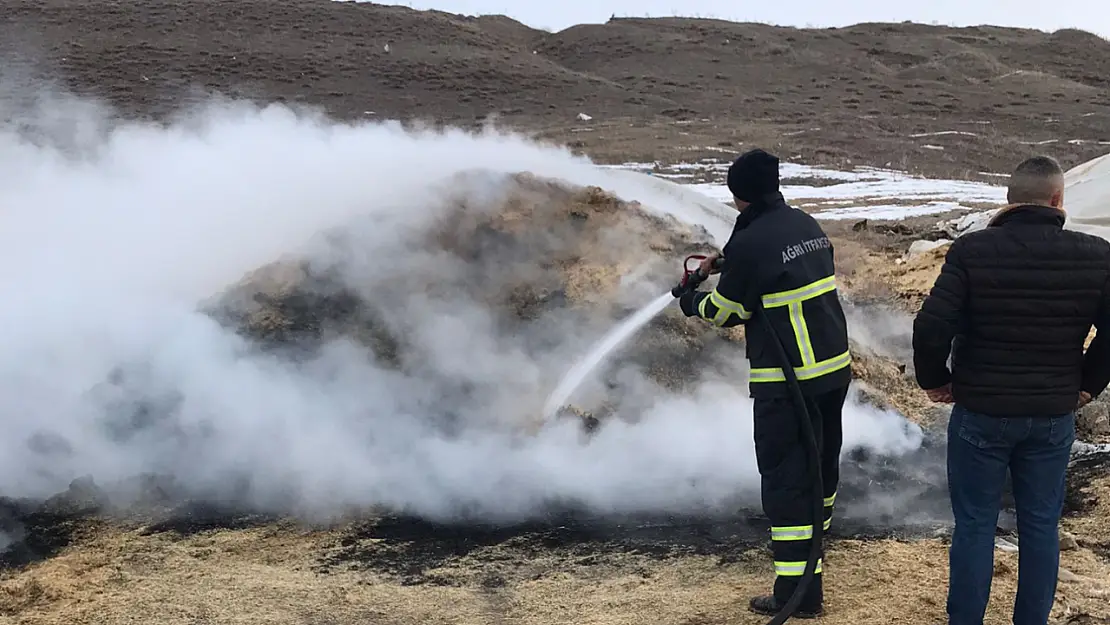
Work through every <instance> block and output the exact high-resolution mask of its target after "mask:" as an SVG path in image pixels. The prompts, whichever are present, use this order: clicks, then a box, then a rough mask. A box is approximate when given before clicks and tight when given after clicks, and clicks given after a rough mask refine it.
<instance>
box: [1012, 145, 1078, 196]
mask: <svg viewBox="0 0 1110 625" xmlns="http://www.w3.org/2000/svg"><path fill="white" fill-rule="evenodd" d="M1063 184H1064V170H1063V169H1062V168H1061V167H1060V164H1059V163H1057V162H1056V159H1054V158H1052V157H1051V156H1034V157H1032V158H1027V159H1025V160H1024V161H1022V162H1021V164H1020V165H1018V166H1017V168H1016V169H1014V173H1013V174H1011V175H1010V187H1009V190H1008V191H1007V192H1006V199H1007V201H1009V202H1010V203H1011V204H1047V203H1048V202H1049V200H1051V199H1052V196H1053V195H1054V194H1055V193H1056V192H1057V191H1058V190H1060V187H1062V186H1063Z"/></svg>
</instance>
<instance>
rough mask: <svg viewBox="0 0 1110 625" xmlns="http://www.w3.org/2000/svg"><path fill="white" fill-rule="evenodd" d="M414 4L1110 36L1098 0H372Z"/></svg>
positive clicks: (558, 19)
mask: <svg viewBox="0 0 1110 625" xmlns="http://www.w3.org/2000/svg"><path fill="white" fill-rule="evenodd" d="M378 2H381V3H384V4H403V5H405V6H410V7H412V8H414V9H439V10H441V11H450V12H452V13H464V14H468V15H480V14H490V13H493V14H502V15H509V16H511V17H513V18H516V19H517V20H520V21H522V22H524V23H525V24H528V25H529V26H533V27H536V28H545V29H548V30H562V29H564V28H566V27H568V26H572V25H574V24H581V23H584V22H604V21H606V20H607V19H609V17H610V16H611V15H613V14H616V15H617V16H618V17H644V16H652V17H666V16H671V15H684V16H694V17H715V18H720V19H728V20H733V21H743V22H767V23H771V24H780V25H784V26H846V25H849V24H856V23H859V22H901V21H905V20H911V21H914V22H923V23H933V22H937V23H941V24H951V25H957V26H970V25H977V24H996V25H1000V26H1024V27H1028V28H1039V29H1041V30H1048V31H1052V30H1056V29H1059V28H1069V27H1070V28H1083V29H1084V30H1089V31H1092V32H1096V33H1098V34H1100V35H1102V36H1103V37H1110V9H1107V8H1106V6H1107V3H1106V2H1105V0H1055V1H1052V2H1045V1H1044V0H917V1H915V2H913V3H910V2H898V0H834V1H830V0H779V1H777V2H773V1H772V2H767V1H760V2H744V1H743V0H550V1H541V0H515V1H514V0H394V1H393V2H390V1H389V0H378Z"/></svg>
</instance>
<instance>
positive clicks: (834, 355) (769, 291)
mask: <svg viewBox="0 0 1110 625" xmlns="http://www.w3.org/2000/svg"><path fill="white" fill-rule="evenodd" d="M729 188H730V189H731V190H732V193H733V195H734V196H735V197H736V198H737V199H739V200H742V201H745V202H750V204H749V205H748V206H747V207H745V208H744V209H743V210H742V211H741V213H740V215H739V216H738V217H737V219H736V226H735V228H734V230H733V232H732V236H731V237H730V238H729V240H728V242H727V243H726V244H725V247H724V250H723V256H724V265H723V267H722V269H721V275H720V279H719V281H718V283H717V287H716V288H715V289H714V290H713V291H712V292H709V293H707V292H693V293H688V294H686V295H684V296H682V297H681V298H680V299H679V305H680V306H681V307H682V310H683V312H684V313H685V314H686V315H687V316H695V315H696V316H699V317H702V318H704V319H707V320H709V321H711V322H712V323H714V324H715V325H717V326H721V327H730V326H734V325H737V324H741V323H747V322H748V321H750V320H752V318H753V315H754V310H755V298H761V299H762V304H763V310H764V312H765V314H766V315H767V317H768V320H769V321H770V322H771V324H772V325H773V327H774V328H775V331H776V333H777V334H778V336H779V337H781V338H782V341H783V343H784V345H783V346H784V347H785V348H786V353H787V354H788V355H789V357H790V359H791V361H792V364H793V366H794V371H795V374H796V375H797V378H798V381H799V385H800V386H801V390H802V394H803V395H804V397H805V399H806V402H807V409H808V410H809V413H810V418H811V419H812V420H813V428H814V432H815V433H817V435H818V445H819V447H820V448H821V454H822V459H821V471H822V477H823V481H824V493H823V496H824V498H825V519H824V528H825V529H828V528H829V526H830V524H831V521H832V510H833V504H834V502H835V499H836V489H837V483H838V481H839V464H840V463H839V456H840V447H841V441H842V428H841V410H842V408H843V405H844V400H845V397H846V395H847V392H848V385H849V383H850V382H851V378H852V373H851V366H850V365H851V356H850V354H849V352H848V332H847V325H846V322H845V318H844V311H843V310H842V308H841V306H840V300H839V297H838V295H837V291H836V280H835V277H834V273H835V271H834V264H833V248H832V244H831V243H830V242H829V239H828V237H827V236H826V235H825V233H824V231H823V230H822V229H821V226H820V225H819V224H818V223H817V221H816V220H815V219H814V218H813V217H811V216H810V215H808V214H806V213H804V212H802V211H800V210H796V209H794V208H791V207H790V206H788V205H787V204H786V201H785V200H784V199H783V196H782V194H781V193H780V192H779V190H778V159H777V158H775V157H774V156H772V155H770V154H767V153H766V152H763V151H762V150H753V151H751V152H748V153H746V154H744V155H742V156H741V157H740V158H738V159H737V160H736V162H735V163H734V164H733V165H732V167H731V168H730V170H729ZM774 340H776V338H775V337H773V336H770V335H768V334H767V332H766V331H765V330H764V328H763V326H762V325H760V324H754V325H748V326H747V332H746V342H747V356H748V360H749V361H750V364H751V376H750V381H749V387H750V391H751V396H752V397H753V398H754V410H753V411H754V419H755V427H754V430H755V451H756V460H757V465H758V467H759V473H760V476H761V478H762V497H763V509H764V512H765V513H766V515H767V516H768V517H769V518H770V520H771V525H772V527H771V541H772V542H771V547H772V552H773V553H774V559H775V574H776V579H775V586H774V595H773V596H770V597H756V598H755V599H753V600H752V604H751V607H752V609H753V610H755V611H757V612H763V613H767V614H773V613H775V612H777V610H778V608H779V607H781V606H782V604H784V603H786V601H787V600H789V598H790V596H791V594H792V593H793V592H794V588H795V587H796V586H797V582H798V580H799V579H800V577H801V575H802V573H803V571H804V570H805V565H806V560H807V559H808V557H809V552H810V547H811V537H812V533H813V527H812V525H811V523H810V519H811V517H812V514H813V513H812V511H813V480H812V478H811V476H810V473H809V453H808V449H809V448H808V444H807V442H806V438H805V431H804V430H803V429H802V426H801V422H800V421H799V419H798V417H797V416H795V408H794V405H793V403H792V402H791V400H790V396H789V394H788V393H789V391H788V389H787V386H786V377H785V375H784V374H783V372H782V369H781V368H780V363H779V361H778V358H777V353H776V350H775V348H774V346H773V344H772V343H770V341H774ZM816 571H817V575H815V577H814V580H813V582H812V583H811V585H810V589H809V591H808V592H807V594H806V597H805V598H804V599H803V601H802V603H801V605H800V606H799V610H798V612H796V616H810V615H813V614H814V613H819V612H820V611H821V607H822V603H823V592H822V585H821V571H822V566H821V563H820V562H819V563H818V565H817V569H816Z"/></svg>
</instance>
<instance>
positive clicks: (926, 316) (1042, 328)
mask: <svg viewBox="0 0 1110 625" xmlns="http://www.w3.org/2000/svg"><path fill="white" fill-rule="evenodd" d="M1063 196H1064V173H1063V171H1062V170H1061V169H1060V166H1059V165H1058V164H1057V163H1056V162H1055V161H1054V160H1052V159H1051V158H1048V157H1044V156H1039V157H1035V158H1031V159H1028V160H1026V161H1025V162H1023V163H1022V164H1021V165H1019V166H1018V167H1017V169H1016V170H1015V171H1014V173H1013V175H1012V176H1011V178H1010V186H1009V192H1008V198H1007V199H1008V201H1009V205H1008V206H1006V207H1004V208H1003V209H1002V210H1001V211H1000V212H999V213H998V215H996V216H995V217H994V218H993V219H992V221H991V223H990V224H989V225H988V227H987V228H986V229H984V230H981V231H979V232H973V233H969V234H967V235H964V236H962V237H960V238H959V239H957V240H956V242H955V243H953V244H952V247H951V248H950V249H949V250H948V254H947V256H946V257H945V261H944V266H943V267H942V268H941V272H940V275H939V276H938V277H937V280H936V284H934V286H933V288H932V291H931V292H930V293H929V296H928V298H927V299H926V300H925V302H924V304H923V305H922V307H921V311H920V312H919V313H918V315H917V318H916V319H915V320H914V325H913V349H914V367H915V369H916V375H917V381H918V384H919V385H920V386H921V387H922V388H923V389H925V390H926V392H927V393H928V394H929V397H930V399H932V400H933V401H936V402H945V403H947V402H954V403H955V405H954V407H953V409H952V416H951V419H950V421H949V425H948V486H949V491H950V494H951V499H952V511H953V513H954V516H955V520H956V526H955V530H954V532H953V535H952V547H951V551H950V555H949V558H950V560H949V566H950V569H951V570H950V577H949V590H948V618H949V621H948V622H949V624H950V625H965V624H967V625H970V624H976V625H980V624H981V623H982V622H983V614H984V612H985V611H986V607H987V600H988V598H989V596H990V587H991V578H992V577H993V574H994V535H995V524H996V523H997V520H998V512H999V502H1000V500H1001V498H1002V489H1003V487H1004V484H1005V481H1006V472H1007V470H1009V472H1010V475H1011V480H1012V483H1013V491H1014V500H1015V504H1016V507H1017V520H1018V534H1019V538H1020V539H1021V558H1020V560H1021V561H1020V563H1019V564H1020V568H1021V571H1020V574H1019V581H1018V592H1017V600H1016V601H1015V604H1014V619H1013V622H1014V624H1015V625H1045V623H1046V622H1047V620H1048V615H1049V612H1050V610H1051V608H1052V604H1053V601H1054V598H1055V593H1056V582H1057V569H1058V566H1059V557H1060V556H1059V544H1058V533H1057V532H1058V530H1057V527H1058V523H1059V520H1060V513H1061V511H1062V508H1063V500H1064V477H1065V473H1066V471H1067V466H1068V460H1069V456H1070V451H1071V445H1072V443H1073V442H1074V440H1075V412H1076V410H1077V409H1078V408H1079V407H1082V406H1083V405H1084V404H1086V403H1087V402H1089V401H1090V400H1091V399H1092V398H1093V397H1097V396H1098V395H1099V393H1101V392H1102V391H1103V390H1105V389H1106V386H1107V384H1108V382H1110V338H1108V337H1107V335H1108V334H1110V242H1107V241H1106V240H1104V239H1102V238H1099V237H1095V236H1091V235H1088V234H1083V233H1080V232H1074V231H1070V230H1064V228H1063V226H1064V220H1065V213H1064V210H1063ZM1092 325H1094V326H1095V327H1096V328H1097V331H1098V333H1097V335H1096V336H1095V338H1094V340H1093V341H1092V342H1091V345H1090V347H1089V348H1088V349H1087V351H1086V353H1084V351H1083V346H1084V343H1085V341H1086V338H1087V336H1088V334H1089V333H1090V330H1091V326H1092ZM949 354H951V356H952V369H951V371H950V370H949V368H948V358H949Z"/></svg>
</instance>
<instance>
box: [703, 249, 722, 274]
mask: <svg viewBox="0 0 1110 625" xmlns="http://www.w3.org/2000/svg"><path fill="white" fill-rule="evenodd" d="M720 257H721V253H720V252H713V253H712V254H710V255H709V256H707V257H706V258H705V260H703V261H701V264H699V265H698V271H700V272H701V273H703V274H705V275H707V276H711V275H713V274H715V273H721V270H720V268H719V267H714V266H713V263H715V262H717V259H719V258H720Z"/></svg>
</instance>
